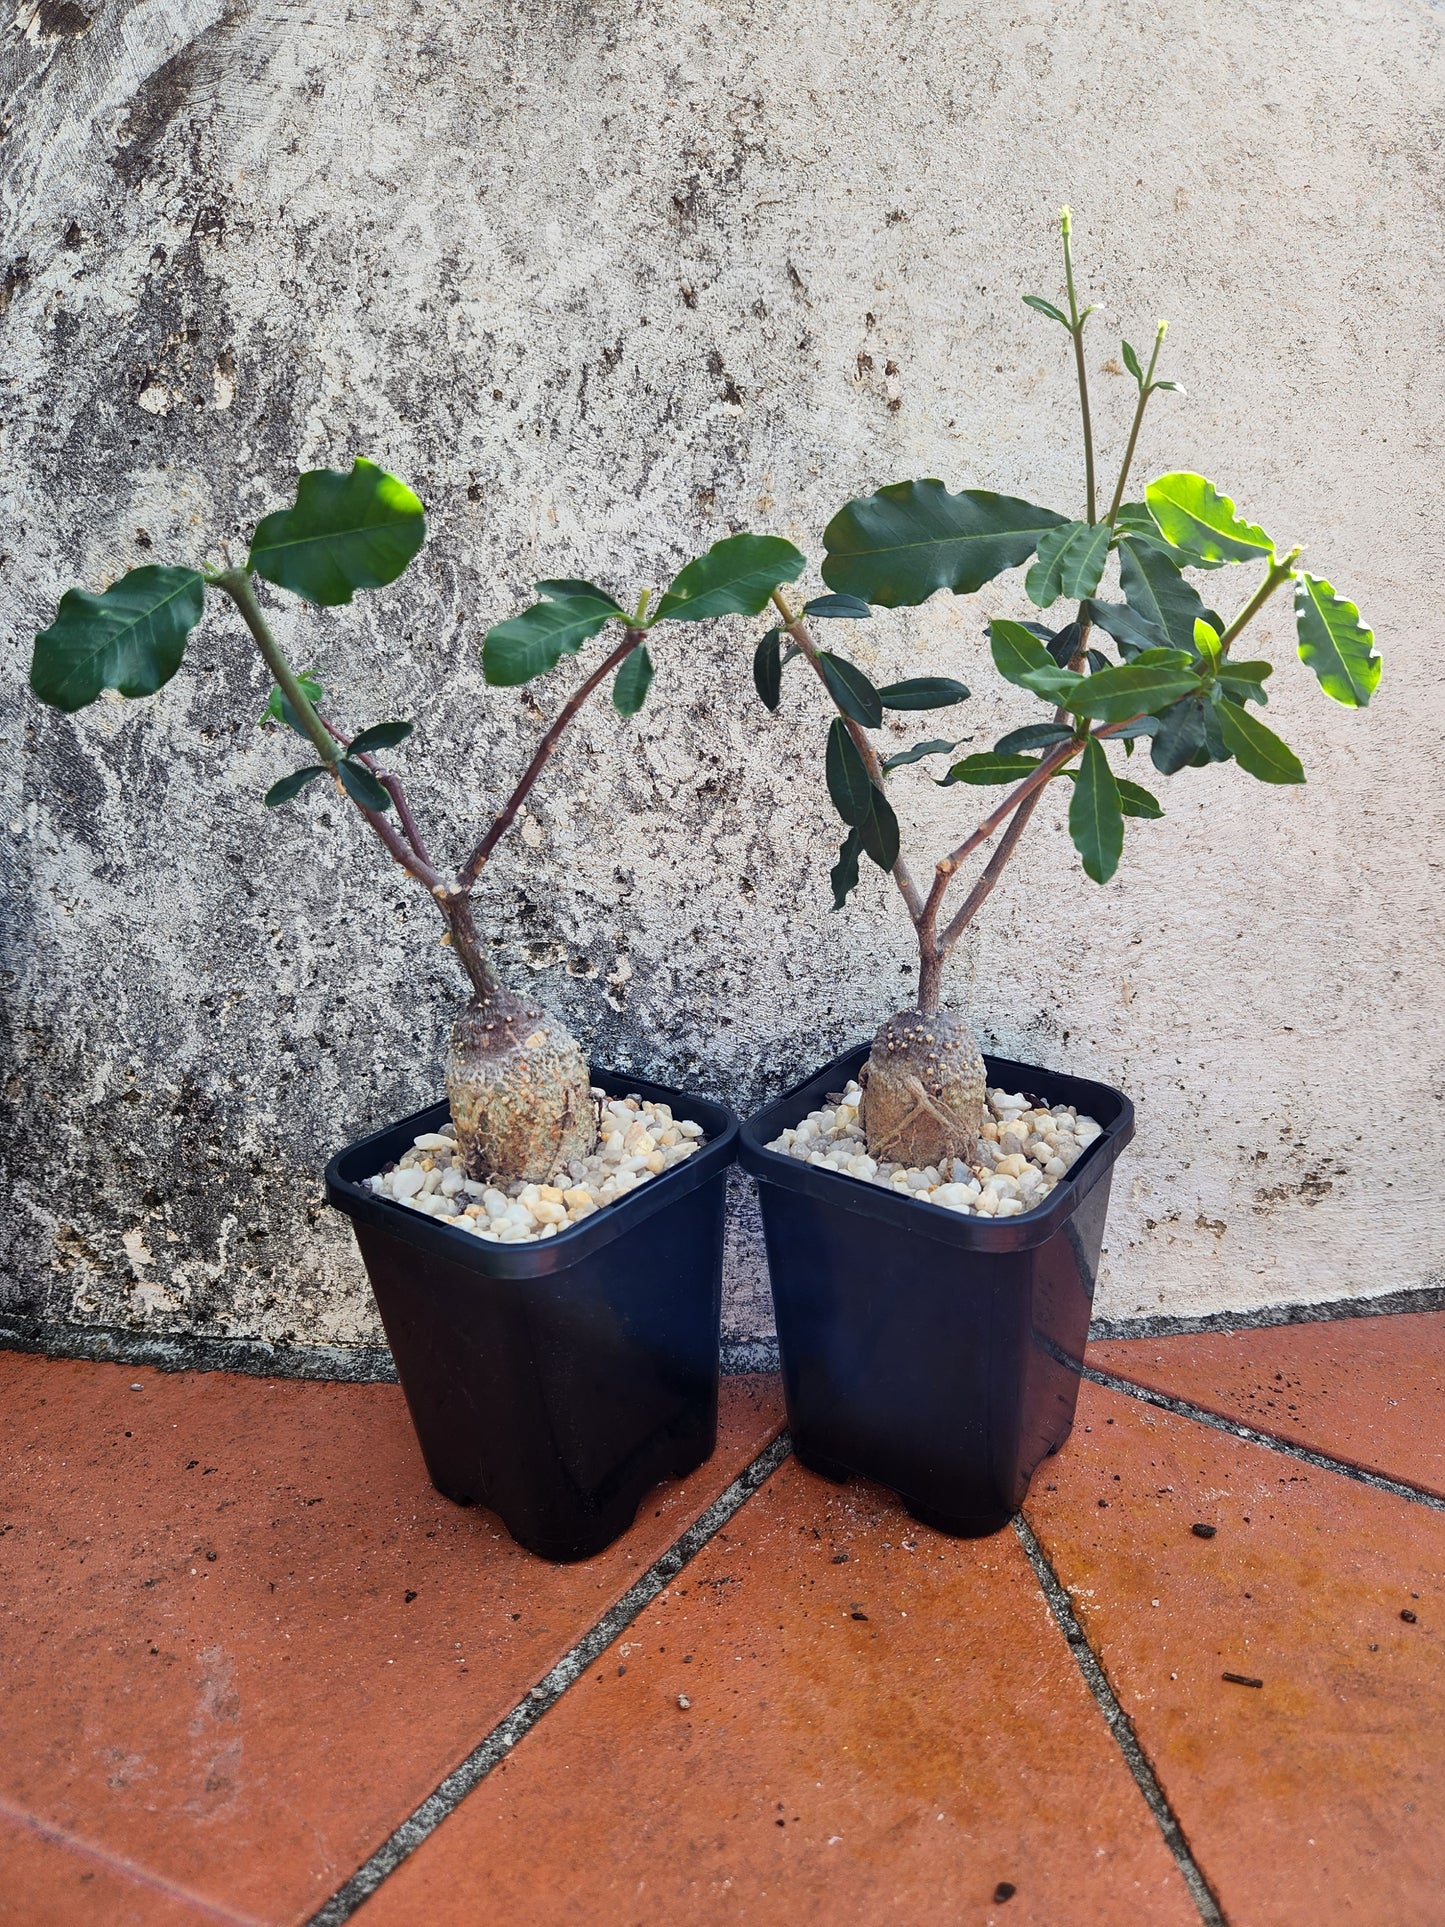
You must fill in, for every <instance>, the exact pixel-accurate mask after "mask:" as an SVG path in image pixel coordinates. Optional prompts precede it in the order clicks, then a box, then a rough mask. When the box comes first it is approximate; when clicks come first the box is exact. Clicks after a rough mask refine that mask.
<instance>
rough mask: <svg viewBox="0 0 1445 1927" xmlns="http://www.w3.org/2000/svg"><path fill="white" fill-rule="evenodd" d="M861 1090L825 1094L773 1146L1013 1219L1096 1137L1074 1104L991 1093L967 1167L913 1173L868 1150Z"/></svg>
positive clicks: (869, 1179) (955, 1164) (969, 1210)
mask: <svg viewBox="0 0 1445 1927" xmlns="http://www.w3.org/2000/svg"><path fill="white" fill-rule="evenodd" d="M862 1097H863V1091H862V1087H861V1086H860V1085H858V1084H856V1083H852V1082H850V1083H849V1085H848V1087H847V1089H846V1090H845V1091H843V1093H842V1094H841V1095H840V1096H838V1097H833V1096H830V1097H829V1099H828V1107H827V1109H826V1110H821V1111H811V1112H809V1114H808V1116H807V1117H805V1118H804V1119H803V1121H802V1123H801V1124H799V1125H797V1126H795V1127H794V1128H792V1129H790V1130H786V1131H784V1132H783V1134H782V1136H781V1137H775V1138H774V1139H773V1141H772V1143H771V1144H770V1145H769V1146H768V1149H769V1150H770V1151H786V1152H787V1154H788V1156H789V1157H794V1158H800V1159H802V1160H803V1162H804V1163H807V1164H816V1165H817V1166H818V1167H819V1169H820V1170H823V1171H841V1172H842V1174H843V1175H844V1177H849V1178H861V1179H862V1180H863V1181H864V1182H865V1183H866V1184H881V1185H882V1186H883V1188H884V1190H885V1191H901V1192H904V1193H905V1194H906V1195H908V1196H910V1197H916V1198H922V1199H923V1200H924V1201H925V1202H926V1203H928V1204H941V1205H944V1206H946V1207H947V1209H948V1210H950V1211H961V1212H962V1213H963V1214H964V1215H965V1216H966V1217H967V1216H972V1217H977V1218H1017V1217H1019V1216H1020V1215H1021V1214H1022V1213H1023V1212H1025V1211H1032V1210H1033V1208H1034V1206H1035V1205H1037V1204H1042V1203H1043V1201H1044V1199H1045V1198H1046V1197H1047V1196H1048V1195H1049V1193H1050V1191H1052V1190H1053V1188H1054V1186H1055V1185H1056V1184H1057V1183H1058V1182H1059V1180H1060V1178H1062V1177H1064V1176H1065V1174H1066V1173H1067V1172H1068V1170H1069V1167H1070V1165H1072V1164H1074V1163H1075V1162H1077V1160H1078V1159H1079V1158H1080V1157H1082V1156H1083V1154H1084V1152H1085V1151H1087V1150H1088V1148H1089V1146H1090V1145H1091V1144H1092V1143H1093V1142H1094V1139H1095V1138H1096V1137H1098V1136H1099V1134H1100V1131H1101V1129H1102V1128H1103V1127H1102V1126H1101V1125H1099V1124H1096V1123H1095V1122H1094V1120H1093V1118H1091V1117H1080V1116H1079V1113H1078V1112H1077V1111H1076V1110H1075V1109H1074V1108H1073V1106H1072V1105H1071V1104H1055V1105H1054V1106H1053V1108H1052V1109H1051V1110H1049V1109H1045V1108H1044V1107H1043V1106H1041V1105H1040V1106H1035V1105H1034V1104H1032V1103H1031V1102H1030V1101H1029V1099H1028V1098H1026V1097H1022V1096H1012V1095H1010V1093H1009V1092H1008V1091H990V1092H989V1094H988V1108H989V1111H990V1113H991V1115H990V1116H989V1117H987V1118H986V1119H985V1120H984V1125H983V1131H982V1134H981V1135H980V1137H979V1140H978V1146H977V1156H976V1157H975V1158H974V1160H973V1162H972V1163H971V1164H965V1163H964V1161H963V1159H962V1158H954V1159H953V1160H952V1168H951V1169H950V1170H948V1171H940V1170H938V1169H937V1168H936V1167H935V1166H934V1165H931V1164H930V1165H929V1166H928V1167H927V1168H926V1169H925V1170H922V1171H917V1170H913V1169H910V1168H909V1167H908V1166H907V1165H903V1164H878V1163H876V1162H875V1161H874V1159H872V1158H870V1157H869V1155H868V1145H867V1141H866V1140H865V1138H864V1135H863V1127H862V1125H861V1124H860V1123H859V1122H858V1106H859V1104H860V1103H861V1102H862Z"/></svg>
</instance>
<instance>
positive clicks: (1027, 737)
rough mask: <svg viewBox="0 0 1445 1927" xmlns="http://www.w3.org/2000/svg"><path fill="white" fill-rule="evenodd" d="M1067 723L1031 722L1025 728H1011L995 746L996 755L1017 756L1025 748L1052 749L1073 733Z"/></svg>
mask: <svg viewBox="0 0 1445 1927" xmlns="http://www.w3.org/2000/svg"><path fill="white" fill-rule="evenodd" d="M1073 733H1074V732H1073V730H1071V729H1070V728H1069V726H1068V724H1067V723H1029V724H1028V725H1027V727H1026V728H1024V729H1011V730H1010V731H1009V733H1008V735H1007V736H1000V737H999V739H998V741H997V742H996V743H995V744H994V746H993V753H994V755H995V756H1017V755H1018V753H1019V751H1020V750H1023V749H1052V748H1053V746H1054V744H1055V743H1062V742H1065V741H1067V739H1068V738H1069V737H1070V736H1072V735H1073Z"/></svg>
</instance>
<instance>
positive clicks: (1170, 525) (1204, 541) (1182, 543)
mask: <svg viewBox="0 0 1445 1927" xmlns="http://www.w3.org/2000/svg"><path fill="white" fill-rule="evenodd" d="M1144 499H1145V501H1146V502H1147V503H1148V505H1149V512H1150V514H1151V515H1152V516H1153V517H1154V520H1155V521H1156V522H1157V523H1158V524H1159V528H1160V531H1161V533H1162V534H1163V536H1164V539H1165V541H1166V542H1172V543H1173V544H1174V545H1175V547H1176V548H1180V549H1184V550H1185V551H1187V553H1188V554H1189V555H1190V556H1191V558H1197V559H1198V560H1199V561H1201V562H1255V561H1258V560H1259V559H1260V557H1262V556H1270V555H1273V554H1274V542H1273V539H1272V538H1271V537H1270V536H1268V535H1266V534H1265V532H1264V530H1263V529H1261V528H1257V527H1256V526H1255V524H1254V523H1252V522H1246V521H1245V520H1244V519H1243V517H1242V516H1239V515H1236V514H1235V512H1234V504H1233V502H1231V501H1230V499H1229V497H1228V496H1227V495H1221V494H1220V493H1219V491H1218V489H1217V488H1215V486H1214V484H1213V482H1209V481H1206V480H1205V478H1204V477H1203V476H1202V475H1191V474H1189V473H1188V472H1187V471H1186V470H1179V471H1177V472H1176V473H1174V474H1171V475H1161V476H1159V477H1158V478H1157V479H1156V480H1155V481H1152V482H1151V483H1150V484H1149V486H1148V487H1147V488H1146V489H1145V491H1144Z"/></svg>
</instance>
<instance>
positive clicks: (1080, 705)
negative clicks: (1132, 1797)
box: [1068, 658, 1199, 723]
mask: <svg viewBox="0 0 1445 1927" xmlns="http://www.w3.org/2000/svg"><path fill="white" fill-rule="evenodd" d="M1198 687H1199V677H1198V674H1197V673H1196V671H1194V670H1193V669H1190V668H1188V667H1182V668H1181V667H1176V666H1174V665H1171V664H1169V663H1141V662H1140V661H1138V659H1137V658H1136V659H1135V661H1133V662H1126V663H1121V664H1120V665H1119V666H1118V667H1117V668H1114V669H1105V670H1101V671H1100V673H1099V674H1098V675H1097V676H1090V677H1088V678H1087V679H1086V680H1085V681H1084V682H1082V683H1081V684H1080V686H1079V688H1078V689H1077V690H1075V692H1074V693H1073V694H1072V695H1071V696H1070V697H1069V699H1068V707H1069V709H1071V710H1072V711H1073V713H1074V714H1075V715H1076V716H1089V717H1092V718H1093V720H1094V721H1095V722H1101V723H1122V722H1124V721H1125V720H1126V719H1127V718H1129V717H1130V716H1148V715H1152V714H1154V713H1155V712H1156V711H1158V710H1162V709H1165V708H1167V706H1168V705H1169V704H1170V703H1174V702H1177V701H1178V700H1179V698H1180V697H1181V696H1187V695H1189V694H1190V693H1191V692H1192V691H1194V690H1196V689H1197V688H1198Z"/></svg>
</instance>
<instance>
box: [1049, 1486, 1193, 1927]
mask: <svg viewBox="0 0 1445 1927" xmlns="http://www.w3.org/2000/svg"><path fill="white" fill-rule="evenodd" d="M1013 1525H1014V1532H1015V1533H1016V1535H1017V1537H1018V1541H1019V1544H1020V1545H1021V1546H1022V1547H1023V1549H1024V1553H1025V1556H1026V1557H1027V1559H1028V1562H1029V1564H1030V1565H1031V1566H1032V1567H1033V1569H1034V1577H1035V1578H1036V1579H1037V1580H1038V1582H1039V1585H1040V1587H1041V1588H1042V1590H1043V1594H1044V1597H1045V1599H1046V1600H1047V1601H1048V1603H1049V1610H1050V1612H1052V1614H1053V1615H1054V1618H1055V1620H1056V1621H1057V1622H1058V1626H1059V1630H1060V1632H1062V1634H1063V1635H1064V1638H1065V1639H1066V1640H1067V1641H1068V1644H1069V1651H1070V1652H1071V1653H1072V1654H1073V1656H1074V1659H1075V1661H1076V1663H1077V1665H1078V1668H1079V1671H1080V1672H1081V1673H1082V1674H1083V1675H1084V1681H1085V1684H1086V1685H1087V1686H1088V1688H1089V1691H1090V1692H1091V1693H1092V1694H1093V1696H1094V1699H1095V1701H1096V1703H1097V1705H1098V1708H1099V1711H1100V1712H1101V1713H1102V1714H1103V1716H1104V1720H1105V1723H1106V1724H1107V1726H1108V1728H1109V1732H1110V1733H1111V1735H1112V1736H1113V1739H1114V1743H1115V1745H1116V1746H1117V1747H1118V1749H1119V1751H1120V1752H1121V1753H1122V1754H1123V1755H1124V1759H1125V1762H1126V1764H1127V1765H1128V1768H1129V1771H1130V1772H1131V1773H1132V1774H1133V1776H1134V1783H1135V1785H1136V1786H1137V1787H1138V1789H1139V1791H1140V1792H1141V1793H1142V1794H1143V1796H1144V1801H1145V1804H1146V1805H1147V1807H1148V1808H1149V1811H1150V1812H1151V1813H1152V1814H1153V1816H1154V1818H1155V1820H1156V1822H1157V1823H1158V1827H1159V1831H1160V1832H1161V1833H1162V1834H1163V1836H1164V1844H1165V1845H1166V1846H1167V1847H1168V1849H1169V1851H1170V1853H1172V1854H1173V1856H1174V1864H1175V1865H1176V1866H1177V1867H1178V1869H1179V1871H1180V1873H1181V1874H1182V1875H1183V1877H1184V1884H1185V1886H1186V1887H1187V1888H1188V1889H1189V1897H1190V1899H1191V1900H1192V1901H1193V1902H1194V1904H1195V1906H1196V1907H1197V1908H1198V1909H1199V1918H1200V1919H1201V1920H1202V1921H1203V1922H1204V1927H1227V1923H1226V1921H1225V1917H1224V1912H1223V1910H1222V1908H1221V1907H1220V1905H1219V1902H1218V1901H1217V1900H1216V1899H1215V1897H1214V1894H1213V1893H1212V1892H1211V1890H1210V1886H1209V1882H1208V1881H1207V1880H1206V1879H1205V1878H1204V1875H1203V1874H1202V1873H1201V1872H1200V1870H1199V1866H1198V1863H1197V1862H1196V1860H1195V1858H1194V1855H1193V1854H1192V1853H1191V1852H1190V1851H1189V1842H1188V1841H1187V1840H1186V1839H1185V1837H1184V1829H1183V1828H1182V1827H1181V1826H1180V1824H1179V1820H1178V1817H1177V1815H1176V1814H1175V1812H1174V1809H1173V1808H1172V1807H1171V1806H1170V1804H1169V1802H1168V1800H1167V1798H1166V1797H1165V1793H1164V1789H1163V1787H1161V1786H1160V1784H1159V1781H1158V1779H1157V1778H1156V1777H1155V1773H1154V1769H1153V1767H1151V1766H1150V1764H1149V1762H1148V1760H1147V1759H1146V1758H1145V1755H1144V1749H1143V1748H1142V1747H1141V1746H1140V1744H1139V1741H1138V1738H1137V1736H1136V1734H1135V1732H1134V1723H1133V1721H1132V1720H1131V1719H1130V1718H1129V1715H1128V1714H1127V1713H1126V1712H1125V1711H1124V1709H1123V1707H1122V1706H1121V1705H1120V1704H1119V1701H1118V1699H1117V1697H1116V1696H1115V1693H1114V1689H1113V1687H1112V1686H1111V1685H1110V1684H1109V1678H1108V1675H1107V1674H1106V1673H1105V1671H1104V1668H1103V1666H1102V1664H1101V1663H1100V1660H1099V1657H1098V1655H1097V1654H1096V1653H1095V1651H1094V1649H1093V1647H1092V1646H1091V1645H1090V1644H1089V1642H1088V1640H1087V1639H1086V1638H1085V1636H1084V1629H1083V1628H1082V1626H1080V1624H1079V1622H1078V1619H1077V1618H1076V1617H1075V1615H1074V1608H1073V1604H1072V1602H1071V1600H1070V1598H1069V1595H1068V1593H1067V1592H1066V1591H1065V1589H1064V1587H1063V1586H1062V1585H1061V1583H1060V1581H1059V1576H1058V1574H1057V1573H1056V1572H1055V1571H1054V1569H1053V1567H1052V1566H1051V1565H1050V1564H1049V1557H1048V1554H1047V1553H1046V1552H1045V1551H1044V1549H1043V1547H1042V1546H1041V1545H1040V1544H1039V1541H1038V1539H1037V1538H1036V1537H1035V1536H1034V1532H1033V1528H1032V1527H1031V1526H1030V1525H1029V1523H1028V1521H1027V1520H1026V1519H1025V1518H1024V1516H1023V1514H1022V1513H1020V1514H1019V1515H1018V1517H1017V1518H1016V1519H1015V1520H1014V1522H1013Z"/></svg>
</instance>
